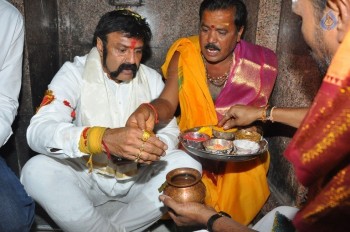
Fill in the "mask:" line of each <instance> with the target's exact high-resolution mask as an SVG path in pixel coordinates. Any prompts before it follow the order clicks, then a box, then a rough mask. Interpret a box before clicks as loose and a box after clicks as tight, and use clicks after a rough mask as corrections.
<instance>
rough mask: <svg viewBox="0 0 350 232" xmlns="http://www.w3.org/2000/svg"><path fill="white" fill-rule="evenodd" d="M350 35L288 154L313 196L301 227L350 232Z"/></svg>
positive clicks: (298, 219)
mask: <svg viewBox="0 0 350 232" xmlns="http://www.w3.org/2000/svg"><path fill="white" fill-rule="evenodd" d="M349 60H350V33H348V34H347V36H346V38H345V40H344V41H343V42H342V44H341V45H340V47H339V49H338V50H337V53H336V54H335V56H334V58H333V60H332V63H331V65H330V67H329V69H328V72H327V75H326V77H325V78H324V80H323V83H322V85H321V88H320V90H319V92H318V93H317V95H316V97H315V100H314V102H313V104H312V107H311V109H310V111H309V113H308V114H307V115H306V117H305V119H304V121H303V123H302V125H301V126H300V128H299V129H298V131H297V132H296V134H295V136H294V138H293V140H292V141H291V143H290V144H289V146H288V148H287V150H286V152H285V156H286V158H287V159H288V160H289V161H290V162H291V163H292V164H293V166H294V168H295V172H296V175H297V178H298V180H299V181H300V182H301V183H302V184H303V185H305V186H307V187H309V192H310V196H309V199H308V202H307V203H306V205H305V206H304V207H303V208H302V209H301V210H300V211H299V212H298V214H297V215H296V217H295V219H294V225H295V227H296V228H297V230H298V231H308V232H309V231H311V232H312V231H350V223H349V219H350V62H349Z"/></svg>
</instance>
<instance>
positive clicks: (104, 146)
mask: <svg viewBox="0 0 350 232" xmlns="http://www.w3.org/2000/svg"><path fill="white" fill-rule="evenodd" d="M102 146H103V148H104V149H105V151H106V154H107V158H108V159H109V160H110V159H111V152H110V151H109V149H108V147H107V145H106V144H105V142H103V140H102Z"/></svg>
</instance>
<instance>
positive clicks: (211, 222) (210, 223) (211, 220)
mask: <svg viewBox="0 0 350 232" xmlns="http://www.w3.org/2000/svg"><path fill="white" fill-rule="evenodd" d="M223 216H225V217H229V218H231V216H230V215H229V214H228V213H225V212H223V211H220V212H218V213H217V214H214V215H213V216H211V217H210V218H209V219H208V222H207V229H208V231H209V232H213V225H214V222H215V221H216V220H217V219H219V218H221V217H223Z"/></svg>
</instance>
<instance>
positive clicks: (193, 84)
mask: <svg viewBox="0 0 350 232" xmlns="http://www.w3.org/2000/svg"><path fill="white" fill-rule="evenodd" d="M175 51H178V52H179V53H180V57H179V64H178V73H179V80H178V82H179V102H180V108H181V115H180V117H179V126H180V129H181V131H184V130H186V129H190V128H193V127H198V126H203V125H216V124H217V123H218V117H220V115H221V114H222V113H223V112H224V111H225V110H227V109H228V108H229V107H230V106H231V105H233V104H246V105H257V106H263V105H266V104H267V102H268V98H269V96H270V94H271V91H272V89H273V85H274V83H275V79H276V76H277V59H276V55H275V54H274V53H273V52H272V51H270V50H268V49H266V48H263V47H260V46H257V45H253V44H249V43H247V42H245V41H241V42H240V43H239V44H238V45H237V47H236V48H235V52H234V67H233V68H232V69H231V73H230V76H229V79H228V81H227V83H226V84H225V86H224V87H223V90H222V91H221V93H220V94H219V96H218V98H217V100H216V102H215V103H214V102H213V99H212V97H211V95H210V92H209V88H208V86H207V79H206V72H205V67H204V63H203V60H202V57H201V52H200V46H199V41H198V36H192V37H189V38H181V39H179V40H177V41H176V42H175V43H174V44H173V45H172V46H171V48H170V49H169V51H168V54H167V57H166V60H165V63H164V64H163V66H162V72H163V74H164V76H165V78H166V73H167V69H168V65H169V62H170V60H171V58H172V56H173V54H174V52H175ZM268 166H269V156H268V155H267V154H266V156H263V157H262V158H261V159H256V160H253V161H249V162H243V163H231V162H230V163H227V164H226V165H225V164H224V165H223V169H222V170H221V174H213V173H211V172H210V171H209V170H204V171H203V178H202V180H203V182H204V184H205V185H206V188H207V197H206V204H208V205H211V206H212V207H214V208H215V209H216V210H218V211H219V210H222V211H225V212H227V213H229V214H230V215H231V216H232V217H233V218H234V219H235V220H237V221H238V222H240V223H243V224H248V223H249V222H250V221H251V220H252V219H253V218H254V217H255V216H256V214H257V213H258V212H259V211H260V209H261V207H262V206H263V204H264V203H265V201H266V199H267V198H268V196H269V194H270V192H269V188H268V184H267V179H266V174H267V171H268Z"/></svg>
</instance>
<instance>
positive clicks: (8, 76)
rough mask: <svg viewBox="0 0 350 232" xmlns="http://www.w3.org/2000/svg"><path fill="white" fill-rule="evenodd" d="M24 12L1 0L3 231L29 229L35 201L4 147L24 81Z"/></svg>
mask: <svg viewBox="0 0 350 232" xmlns="http://www.w3.org/2000/svg"><path fill="white" fill-rule="evenodd" d="M23 47H24V22H23V16H22V15H21V13H20V12H19V11H18V9H17V8H16V7H14V6H13V5H11V4H10V3H9V2H8V1H5V0H0V199H1V203H0V231H1V232H7V231H11V232H17V231H19V232H25V231H29V230H30V228H31V225H32V223H33V221H34V216H35V213H34V208H35V205H34V201H33V200H32V199H31V198H30V197H29V196H28V194H27V193H26V192H25V191H24V188H23V186H22V185H21V183H20V182H19V179H18V177H17V176H16V174H15V173H14V172H13V171H12V170H11V169H10V167H9V166H7V164H6V161H5V159H4V157H5V156H6V155H9V154H4V151H5V150H2V147H3V146H4V145H5V144H6V143H7V141H8V139H9V138H10V136H11V135H12V134H13V131H12V127H11V126H12V123H13V121H14V119H15V117H16V114H17V109H18V105H19V103H18V96H19V92H20V89H21V82H22V60H23Z"/></svg>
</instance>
